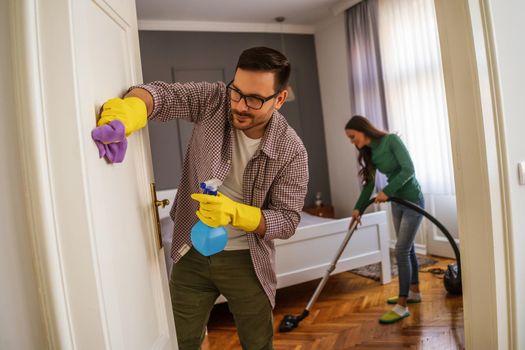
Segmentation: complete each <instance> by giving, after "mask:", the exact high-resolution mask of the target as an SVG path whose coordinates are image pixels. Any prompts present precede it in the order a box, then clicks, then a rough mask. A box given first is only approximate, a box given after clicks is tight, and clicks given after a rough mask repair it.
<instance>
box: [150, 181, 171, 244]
mask: <svg viewBox="0 0 525 350" xmlns="http://www.w3.org/2000/svg"><path fill="white" fill-rule="evenodd" d="M150 189H151V197H152V198H153V214H154V216H155V223H156V224H157V239H158V242H157V244H158V247H159V249H161V248H162V233H161V231H160V219H159V217H160V216H159V207H161V208H164V207H165V206H167V205H169V204H170V201H169V200H168V199H162V200H160V201H159V200H158V199H157V191H156V189H155V183H152V184H150Z"/></svg>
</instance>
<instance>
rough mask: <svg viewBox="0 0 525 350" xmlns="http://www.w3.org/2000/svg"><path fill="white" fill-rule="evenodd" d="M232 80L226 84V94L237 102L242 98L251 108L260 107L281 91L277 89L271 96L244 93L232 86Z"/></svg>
mask: <svg viewBox="0 0 525 350" xmlns="http://www.w3.org/2000/svg"><path fill="white" fill-rule="evenodd" d="M232 84H233V80H232V81H231V82H230V83H229V84H228V85H227V86H226V88H227V89H228V94H229V95H230V99H231V100H232V101H234V102H239V101H240V100H241V99H244V103H245V104H246V106H248V107H249V108H251V109H261V108H262V106H263V105H264V104H265V103H266V102H267V101H269V100H271V99H272V98H275V97H276V96H277V95H279V93H280V92H281V91H277V92H276V93H275V94H273V95H272V96H268V97H259V96H253V95H244V94H243V93H242V92H241V91H240V90H239V89H237V88H235V87H233V86H232Z"/></svg>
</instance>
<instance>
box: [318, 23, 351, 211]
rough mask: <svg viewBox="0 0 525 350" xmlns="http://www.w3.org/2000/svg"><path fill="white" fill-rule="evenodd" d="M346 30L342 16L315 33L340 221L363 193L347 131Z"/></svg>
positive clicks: (334, 198)
mask: <svg viewBox="0 0 525 350" xmlns="http://www.w3.org/2000/svg"><path fill="white" fill-rule="evenodd" d="M344 27H345V20H344V13H343V14H340V15H338V16H337V17H335V18H334V20H332V21H330V22H327V23H323V24H321V25H320V26H319V27H318V28H317V29H316V32H315V51H316V55H317V68H318V72H319V85H320V89H321V103H322V106H323V118H324V120H323V121H324V131H325V139H326V152H327V154H328V173H329V175H330V190H331V196H332V204H333V206H334V208H335V214H336V216H337V217H346V216H350V214H351V213H352V209H353V207H354V204H355V202H356V200H357V197H358V196H359V192H360V188H359V182H358V177H357V172H358V169H357V153H356V151H355V148H354V146H353V145H352V144H351V143H350V141H349V140H348V138H347V137H346V134H345V131H344V127H345V124H346V123H347V122H348V120H349V119H350V117H351V114H350V87H349V80H348V66H347V62H348V60H347V45H346V36H345V30H344Z"/></svg>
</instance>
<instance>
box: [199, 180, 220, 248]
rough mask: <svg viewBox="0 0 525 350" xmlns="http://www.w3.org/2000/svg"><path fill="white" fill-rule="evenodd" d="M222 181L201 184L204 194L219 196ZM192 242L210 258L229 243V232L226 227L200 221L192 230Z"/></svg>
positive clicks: (209, 181)
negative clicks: (209, 224)
mask: <svg viewBox="0 0 525 350" xmlns="http://www.w3.org/2000/svg"><path fill="white" fill-rule="evenodd" d="M220 185H222V181H221V180H219V179H211V180H208V181H205V182H202V183H201V184H200V186H201V188H202V190H203V193H204V194H209V195H212V196H216V195H217V191H218V190H219V186H220ZM191 242H192V244H193V246H194V247H195V249H197V251H198V252H199V253H201V254H202V255H204V256H210V255H213V254H216V253H218V252H221V251H223V250H224V247H226V243H228V232H227V231H226V229H225V228H224V227H216V228H215V227H211V226H208V225H206V224H205V223H203V222H202V221H200V220H199V221H198V222H197V223H196V224H195V225H193V227H192V228H191Z"/></svg>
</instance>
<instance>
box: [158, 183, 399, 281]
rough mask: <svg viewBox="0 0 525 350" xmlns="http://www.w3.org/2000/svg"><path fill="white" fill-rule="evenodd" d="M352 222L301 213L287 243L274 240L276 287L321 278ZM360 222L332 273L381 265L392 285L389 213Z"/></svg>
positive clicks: (164, 219)
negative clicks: (298, 222) (299, 219)
mask: <svg viewBox="0 0 525 350" xmlns="http://www.w3.org/2000/svg"><path fill="white" fill-rule="evenodd" d="M175 194H176V190H165V191H158V192H157V198H159V199H165V198H167V199H169V200H170V203H173V201H174V198H175ZM170 207H171V205H169V206H168V207H166V208H162V209H159V216H160V223H161V232H162V243H163V245H164V247H165V249H164V254H165V258H166V267H167V269H168V273H169V271H170V269H171V265H172V260H171V257H170V256H169V251H170V249H169V247H171V235H172V230H173V221H172V220H171V218H170V216H169V210H170ZM349 223H350V218H343V219H327V218H321V217H317V216H313V215H310V214H308V213H306V212H301V222H300V224H299V226H298V228H297V231H296V233H295V234H294V235H293V236H292V237H291V238H289V239H287V240H276V241H275V250H276V272H277V288H283V287H288V286H291V285H294V284H298V283H303V282H307V281H311V280H314V279H317V278H320V277H322V276H323V275H324V274H325V272H326V270H327V268H328V267H329V265H330V262H331V261H332V259H333V257H334V255H335V253H336V252H337V248H339V246H340V245H341V242H342V241H343V238H344V236H345V234H346V232H347V229H348V226H349ZM361 223H362V224H361V226H359V229H358V230H357V231H356V232H355V233H354V235H353V237H352V239H351V240H350V242H349V243H348V245H347V247H346V249H345V250H344V252H343V254H342V255H341V258H340V259H339V262H338V264H337V266H336V269H335V270H334V271H333V272H332V274H334V273H339V272H343V271H348V270H351V269H354V268H357V267H361V266H364V265H369V264H373V263H381V272H382V273H381V282H382V283H383V284H386V283H389V282H390V281H391V278H392V277H391V270H390V256H389V241H388V240H389V236H390V235H389V228H390V226H389V225H388V223H387V214H386V212H385V211H379V212H375V213H370V214H365V215H363V216H362V218H361Z"/></svg>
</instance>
